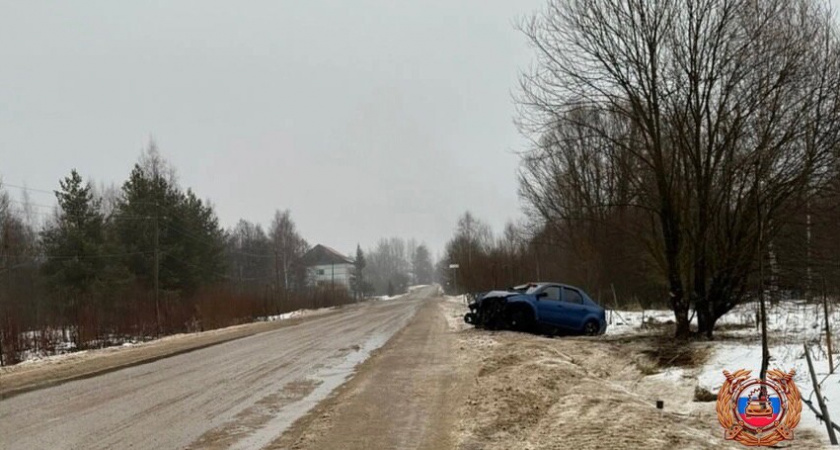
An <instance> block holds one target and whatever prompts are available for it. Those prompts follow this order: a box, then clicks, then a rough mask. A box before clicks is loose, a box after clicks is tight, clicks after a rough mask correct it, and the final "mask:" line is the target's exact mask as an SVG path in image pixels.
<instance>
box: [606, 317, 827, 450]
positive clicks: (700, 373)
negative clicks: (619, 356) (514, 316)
mask: <svg viewBox="0 0 840 450" xmlns="http://www.w3.org/2000/svg"><path fill="white" fill-rule="evenodd" d="M756 311H757V305H756V304H754V303H750V304H744V305H740V306H738V307H737V308H735V309H734V310H733V311H731V312H730V313H729V314H727V315H725V316H724V317H722V318H721V319H720V321H719V322H718V328H719V330H718V331H716V334H717V335H718V336H719V337H725V338H726V339H720V340H717V341H714V342H712V346H713V347H712V354H711V356H710V358H709V360H708V361H707V362H706V364H705V365H704V366H703V367H701V368H700V369H694V370H693V371H691V373H689V372H686V371H684V370H683V369H668V370H666V371H665V372H662V373H660V374H657V375H653V377H660V378H662V379H666V380H670V381H674V382H675V383H679V382H680V380H681V379H682V378H683V376H687V377H688V378H695V379H696V380H697V381H696V382H697V385H698V386H699V387H701V388H704V389H706V390H708V391H709V392H712V393H714V394H717V392H718V390H719V389H720V387H721V385H722V384H723V382H724V376H723V371H724V370H728V371H729V372H734V371H736V370H738V369H746V370H751V371H752V373H751V375H752V376H754V377H757V376H758V374H759V371H760V368H761V340H760V332H759V330H758V329H757V328H756V317H757V314H756ZM610 314H612V322H613V323H612V324H611V325H609V326H608V327H607V334H608V335H622V334H631V333H644V332H645V331H646V329H645V328H643V327H642V324H643V323H644V324H664V323H669V322H671V323H672V322H673V320H674V316H673V313H672V312H671V311H663V310H648V311H609V312H607V320H608V321H610ZM829 314H830V316H829V323H830V324H832V327H833V328H832V329H833V330H836V331H835V333H836V335H837V336H840V308H834V311H833V312H832V311H829ZM824 316H825V314H824V310H823V306H822V304H815V303H806V302H804V301H787V302H781V303H779V304H778V305H776V306H769V305H768V311H767V329H768V334H769V336H770V343H771V345H770V356H771V359H770V368H771V369H780V370H783V371H785V372H787V371H790V370H794V371H796V375H795V376H794V381H795V382H796V385H797V386H798V387H799V390H800V392H801V394H802V398H803V399H810V400H812V401H813V404H814V407H816V408H817V409H819V408H818V406H817V402H816V399H815V398H814V396H813V386H812V382H811V376H810V373H809V371H808V364H807V361H806V359H805V351H804V347H803V344H807V345H808V348H809V351H810V352H811V359H812V361H813V363H814V370H815V371H816V374H817V380H818V381H820V382H821V383H820V385H821V389H822V394H823V397H825V399H826V405H827V406H828V409H829V415H831V417H832V420H833V422H835V423H838V421H840V367H838V368H837V369H836V370H835V373H834V375H829V364H828V355H827V352H826V345H825V336H824V327H825V317H824ZM696 323H697V321H696V318H693V319H692V324H693V325H696ZM834 342H835V344H834V349H833V350H834V351H833V353H834V364H835V366H838V365H840V348H838V347H840V338H835V340H834ZM799 427H800V429H802V428H810V429H812V430H814V431H815V432H816V433H817V434H818V435H819V436H821V437H822V438H823V439H824V440H825V441H826V442H828V440H827V439H828V438H827V434H826V432H825V425H824V424H823V423H821V422H820V421H819V420H818V419H817V418H816V415H815V414H814V413H813V412H812V411H811V410H810V409H809V408H808V406H807V405H804V404H803V405H802V419H801V422H800V424H799Z"/></svg>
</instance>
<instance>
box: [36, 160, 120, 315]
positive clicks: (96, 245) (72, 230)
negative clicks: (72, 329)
mask: <svg viewBox="0 0 840 450" xmlns="http://www.w3.org/2000/svg"><path fill="white" fill-rule="evenodd" d="M59 184H60V185H61V190H60V191H56V193H55V195H56V198H57V199H58V206H59V211H58V214H57V216H56V217H55V223H54V224H53V225H52V226H50V227H49V228H47V229H46V230H45V231H44V232H43V234H42V237H43V241H42V243H43V247H44V253H45V254H46V257H47V261H46V263H45V264H44V267H43V271H44V274H45V275H46V277H47V280H48V285H49V286H50V288H51V289H52V290H53V291H60V292H63V293H64V294H65V295H67V296H69V297H72V298H75V297H78V296H80V295H86V294H89V293H91V292H92V291H93V290H94V288H95V285H96V284H97V282H98V281H99V280H100V275H101V273H102V272H103V268H104V266H105V265H106V264H107V261H106V260H105V258H103V257H102V254H101V253H102V250H103V248H104V246H105V239H104V236H105V235H104V232H103V226H104V218H103V217H102V213H101V212H100V210H99V201H98V200H96V199H95V198H94V196H93V193H92V192H91V185H90V183H87V184H85V183H84V182H83V180H82V177H81V176H79V174H78V172H76V170H75V169H74V170H73V171H72V172H71V173H70V176H69V177H67V178H65V179H64V180H62V181H60V182H59Z"/></svg>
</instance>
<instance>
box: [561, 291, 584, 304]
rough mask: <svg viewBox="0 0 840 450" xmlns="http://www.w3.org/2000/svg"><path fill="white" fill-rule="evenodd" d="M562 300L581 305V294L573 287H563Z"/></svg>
mask: <svg viewBox="0 0 840 450" xmlns="http://www.w3.org/2000/svg"><path fill="white" fill-rule="evenodd" d="M563 301H566V302H569V303H574V304H576V305H582V304H583V296H581V295H580V292H578V291H576V290H574V289H569V288H563Z"/></svg>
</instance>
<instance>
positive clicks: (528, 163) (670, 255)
mask: <svg viewBox="0 0 840 450" xmlns="http://www.w3.org/2000/svg"><path fill="white" fill-rule="evenodd" d="M521 29H522V31H523V32H524V34H525V35H526V36H527V38H528V39H529V40H530V41H531V42H532V44H533V48H534V49H535V51H536V53H537V62H536V64H535V66H534V69H533V71H531V72H530V73H527V74H525V75H524V76H523V78H522V82H521V89H520V98H519V100H520V105H521V110H520V111H521V116H520V124H521V126H522V129H523V131H525V133H526V134H527V135H528V136H529V137H530V138H531V140H532V142H533V146H532V147H531V149H530V150H529V151H528V152H526V153H524V154H523V155H522V167H521V175H520V186H521V188H520V189H521V195H522V198H523V199H524V201H525V204H526V206H527V208H528V211H529V215H530V217H531V218H532V219H533V223H534V226H533V228H534V231H533V232H532V233H531V235H532V236H535V237H533V238H531V239H530V240H528V241H527V242H526V243H524V244H522V247H521V248H522V249H526V250H527V249H533V248H538V249H539V251H540V252H543V251H544V252H546V254H550V255H551V258H553V260H554V261H555V263H556V264H558V265H559V266H558V268H557V270H558V272H554V273H547V272H545V271H544V270H543V272H542V273H541V274H540V273H539V272H537V271H534V270H529V274H528V275H529V276H528V277H527V278H529V279H530V278H533V277H534V276H535V275H536V276H538V277H539V278H543V279H546V278H547V277H549V276H550V277H554V276H555V274H556V276H557V277H558V278H559V279H561V280H569V281H571V282H574V283H578V284H580V285H581V286H583V287H585V288H586V289H587V290H588V291H590V292H593V291H594V293H597V292H599V291H600V292H604V291H606V290H608V289H610V290H611V289H612V288H611V286H612V285H615V286H616V289H617V290H618V292H619V295H621V296H622V297H624V298H627V297H637V298H640V299H641V298H647V299H656V300H657V301H664V302H667V304H668V305H669V306H670V308H671V309H672V310H673V311H674V317H675V322H676V335H677V336H678V337H687V336H689V335H690V333H691V330H690V327H689V324H690V318H691V317H693V316H696V318H697V320H698V327H699V330H698V331H699V332H700V333H701V334H703V335H705V336H707V337H711V336H712V333H713V330H714V328H715V324H716V322H717V320H718V319H719V318H720V317H721V316H723V315H724V314H726V313H727V312H729V311H730V310H731V309H732V308H733V307H734V306H736V305H737V304H739V303H741V302H743V301H746V300H750V299H760V300H762V301H763V300H764V299H765V298H768V297H769V298H770V299H779V298H784V297H809V296H811V295H813V294H815V293H822V291H823V290H828V291H833V292H835V293H836V292H838V288H840V285H838V284H839V283H840V231H838V227H837V225H838V223H840V210H838V209H840V30H838V25H837V22H836V21H835V20H834V18H833V16H832V13H831V8H830V5H829V4H828V3H827V2H826V1H821V0H762V1H752V0H678V1H672V2H625V3H622V4H621V6H617V4H616V2H587V1H565V0H564V1H561V0H555V1H551V2H549V4H548V5H547V7H546V9H545V10H544V11H542V12H541V13H538V14H536V15H535V16H533V17H532V18H530V19H529V20H526V21H525V22H524V23H523V24H522V26H521ZM462 222H464V221H463V220H462ZM482 236H483V234H482V233H481V232H479V233H478V234H476V233H475V232H474V231H473V230H472V229H471V227H468V226H466V225H465V224H464V223H462V224H461V225H459V229H458V234H457V235H456V237H455V240H454V241H453V243H452V245H451V247H452V249H451V252H450V258H453V257H454V258H457V259H458V260H459V261H464V258H466V260H467V261H468V263H467V264H469V260H470V258H472V261H473V262H475V261H476V249H477V248H480V247H481V246H482V245H484V246H486V242H487V240H486V238H482ZM470 249H471V250H470ZM493 249H494V250H493V251H485V252H484V253H487V254H493V252H496V253H500V247H499V245H496V246H494V247H493ZM526 250H523V253H521V254H522V255H528V253H527V251H531V250H527V251H526ZM481 255H482V254H481V252H479V260H480V258H481V257H482V256H481ZM525 258H526V259H528V258H530V256H525ZM505 261H506V259H502V260H498V259H496V260H495V262H486V263H485V264H489V266H487V267H485V269H484V270H483V271H482V272H481V273H483V274H484V275H482V276H485V277H486V276H487V275H486V273H492V272H493V270H496V271H498V270H499V266H500V265H501V266H504V264H506V262H505ZM542 261H543V260H541V262H542ZM493 264H495V265H496V269H493V268H492V267H493ZM535 264H536V263H535ZM462 267H464V266H463V264H462ZM468 267H469V266H468ZM471 270H473V269H467V272H469V271H471ZM464 276H465V278H466V280H465V283H471V282H473V279H472V278H470V277H471V275H470V274H469V273H465V274H464ZM476 276H477V275H476ZM500 276H501V275H500ZM465 287H467V288H473V287H474V288H484V286H478V285H476V286H465ZM602 298H603V297H602Z"/></svg>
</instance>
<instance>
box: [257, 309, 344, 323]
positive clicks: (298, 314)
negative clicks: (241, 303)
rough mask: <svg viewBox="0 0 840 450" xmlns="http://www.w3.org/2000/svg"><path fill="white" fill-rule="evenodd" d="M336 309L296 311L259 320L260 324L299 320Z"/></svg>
mask: <svg viewBox="0 0 840 450" xmlns="http://www.w3.org/2000/svg"><path fill="white" fill-rule="evenodd" d="M333 309H335V307H333V306H330V307H328V308H318V309H296V310H294V311H291V312H287V313H283V314H277V315H274V316H268V317H260V318H258V319H257V320H258V321H260V322H276V321H278V320H289V319H297V318H299V317H306V316H310V315H312V314H318V313H322V312H326V311H332V310H333Z"/></svg>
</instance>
